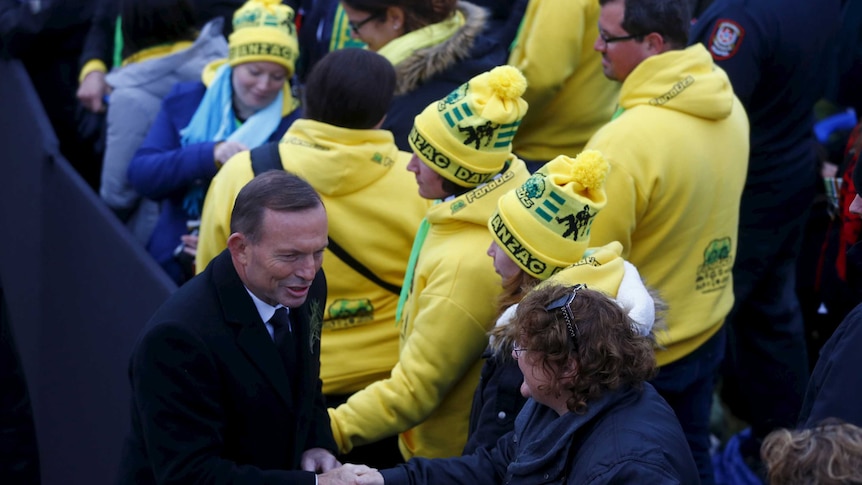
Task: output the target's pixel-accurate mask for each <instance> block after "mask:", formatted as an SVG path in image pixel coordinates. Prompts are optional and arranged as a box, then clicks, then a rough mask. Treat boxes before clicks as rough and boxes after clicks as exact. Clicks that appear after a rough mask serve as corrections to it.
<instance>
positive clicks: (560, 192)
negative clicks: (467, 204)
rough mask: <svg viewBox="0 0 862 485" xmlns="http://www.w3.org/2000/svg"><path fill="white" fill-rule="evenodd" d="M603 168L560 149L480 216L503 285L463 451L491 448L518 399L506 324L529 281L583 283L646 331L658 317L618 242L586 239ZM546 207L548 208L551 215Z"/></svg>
mask: <svg viewBox="0 0 862 485" xmlns="http://www.w3.org/2000/svg"><path fill="white" fill-rule="evenodd" d="M608 168H609V166H608V162H607V161H606V160H605V159H604V157H602V155H601V153H599V152H597V151H595V150H588V151H585V152H583V153H581V154H580V155H578V156H577V157H575V158H574V159H571V158H569V157H567V156H565V155H560V156H559V157H557V158H555V159H553V160H551V161H550V162H548V163H547V164H546V165H545V166H544V167H542V168H541V169H539V171H538V172H536V173H535V174H534V175H532V176H531V177H530V178H529V179H527V181H526V182H524V184H523V185H521V187H519V188H518V189H516V190H513V191H511V192H508V193H507V194H505V195H504V196H503V197H501V198H500V200H499V201H497V210H496V212H494V214H493V215H492V216H491V218H490V219H489V221H488V227H489V229H490V231H491V236H492V242H491V246H490V247H489V248H488V255H489V256H491V258H493V260H494V268H495V269H496V271H497V274H499V275H500V277H501V278H502V284H503V293H502V294H501V295H500V297H499V298H498V300H497V304H498V312H497V315H498V316H497V319H496V325H495V326H494V328H493V330H492V331H491V345H490V346H489V348H488V349H487V350H486V351H485V353H484V354H483V358H485V363H484V365H483V367H482V377H481V378H480V380H479V386H478V388H477V389H476V392H475V394H474V395H473V408H472V411H471V414H470V435H469V438H468V440H467V445H466V446H465V447H464V454H465V455H468V454H471V453H473V452H474V451H475V450H476V449H477V448H493V446H494V445H495V444H496V442H497V440H498V439H499V438H500V436H502V435H504V434H506V433H507V432H509V431H511V430H512V428H513V427H514V423H515V416H517V414H518V411H520V409H521V407H522V406H523V405H524V402H525V401H526V398H524V397H523V396H521V391H520V387H521V381H522V380H523V377H522V376H521V371H520V369H518V364H517V363H516V362H515V361H513V360H512V358H511V355H512V345H513V342H512V339H511V338H508V326H509V325H510V324H511V322H512V319H513V316H514V314H515V311H516V309H517V307H518V302H519V301H520V300H521V299H522V298H523V297H524V295H526V294H527V293H528V292H529V291H530V290H531V289H533V288H535V287H536V286H537V285H539V284H542V282H543V281H553V282H557V283H565V284H575V283H586V284H587V285H589V287H590V288H591V289H593V290H598V291H601V292H603V293H605V294H606V295H608V296H610V297H611V298H615V300H616V301H617V303H618V304H619V305H620V306H621V307H622V308H624V309H625V310H626V312H627V313H628V314H629V316H630V317H631V318H632V320H633V321H635V322H637V324H638V330H639V332H640V333H642V334H643V335H648V334H649V333H650V329H652V327H653V324H654V321H655V319H656V314H657V313H658V316H659V318H660V317H661V314H662V311H661V309H659V310H658V311H657V309H656V307H657V306H658V307H661V300H659V299H658V297H657V296H655V295H651V294H650V292H649V291H648V290H647V288H646V287H645V286H644V284H643V282H642V281H641V279H640V276H639V274H638V271H637V269H636V268H635V267H634V266H633V265H632V264H631V263H629V262H627V261H625V260H624V259H623V258H622V256H621V253H622V245H621V244H620V243H618V242H613V243H609V244H606V245H604V246H602V247H589V243H590V225H591V223H592V221H593V219H594V218H595V216H596V215H597V214H598V213H599V211H600V210H601V209H602V207H604V205H605V203H606V202H607V197H606V194H605V190H604V183H605V178H606V177H607V173H608ZM551 210H556V212H555V213H553V214H554V215H553V217H550V216H549V215H550V211H551ZM654 298H655V299H654ZM660 326H661V322H660Z"/></svg>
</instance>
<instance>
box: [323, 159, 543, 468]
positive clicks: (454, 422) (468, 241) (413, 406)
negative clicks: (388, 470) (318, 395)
mask: <svg viewBox="0 0 862 485" xmlns="http://www.w3.org/2000/svg"><path fill="white" fill-rule="evenodd" d="M528 176H529V173H528V172H527V169H526V166H525V165H524V162H522V161H521V160H519V159H517V158H514V157H513V158H512V159H511V164H510V166H509V168H508V170H506V171H505V172H503V173H502V175H501V176H500V177H498V178H496V179H494V180H492V181H490V182H488V183H487V184H485V185H482V186H479V187H477V188H475V189H473V190H470V191H469V192H467V193H465V194H462V195H460V196H458V197H456V198H454V199H453V200H450V201H446V202H443V203H440V204H436V205H434V206H433V207H431V208H430V209H429V210H428V215H427V219H428V222H429V223H430V228H429V229H428V234H427V236H426V238H425V241H424V244H423V245H422V249H421V252H420V253H419V259H418V260H417V263H416V268H415V273H414V277H413V282H412V286H411V292H410V295H409V297H408V299H407V302H406V304H405V305H404V315H403V318H402V322H401V324H400V329H401V354H400V357H399V360H398V364H397V365H396V366H395V368H394V369H392V376H391V377H390V378H389V379H386V380H383V381H380V382H376V383H374V384H372V385H370V386H368V387H367V388H365V389H364V390H363V391H360V392H357V393H356V394H354V395H353V396H351V397H350V399H348V400H347V402H346V403H345V404H343V405H341V406H339V407H338V408H336V409H330V410H329V416H330V419H331V420H332V433H333V436H334V437H335V441H336V443H338V446H339V447H340V449H341V451H342V452H348V451H350V450H351V449H352V448H353V447H354V446H356V445H361V444H365V443H370V442H374V441H377V440H379V439H381V438H384V437H387V436H391V435H394V434H396V433H400V435H399V446H400V448H401V453H402V455H404V458H405V459H409V458H411V457H413V456H422V457H429V458H435V457H447V456H458V455H460V454H461V450H463V448H464V443H465V442H466V440H467V428H468V421H469V417H470V406H471V402H472V397H473V392H474V390H475V389H476V385H477V383H478V380H479V372H480V370H481V367H482V362H481V361H480V360H479V357H480V356H481V354H482V351H483V350H484V349H485V347H486V346H487V344H488V337H487V334H486V332H487V331H488V329H489V327H490V325H492V324H493V321H494V313H495V310H496V301H495V300H496V296H497V295H498V294H499V292H500V291H501V288H500V277H499V276H498V275H497V274H496V273H495V271H494V265H493V263H492V261H491V258H489V257H487V256H486V255H485V251H486V250H487V248H488V246H489V245H490V244H491V233H490V232H488V228H487V222H488V218H489V217H490V216H491V214H492V213H493V212H494V210H495V209H496V207H497V199H498V198H499V197H500V196H501V195H503V194H504V193H506V192H508V191H509V190H513V189H515V188H517V187H518V186H520V185H521V184H522V183H524V181H526V180H527V177H528ZM405 284H407V282H405Z"/></svg>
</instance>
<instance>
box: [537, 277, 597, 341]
mask: <svg viewBox="0 0 862 485" xmlns="http://www.w3.org/2000/svg"><path fill="white" fill-rule="evenodd" d="M586 288H587V285H575V286H573V287H572V292H571V293H569V294H568V295H563V296H561V297H559V298H557V299H556V300H554V301H552V302H551V303H549V304H548V306H546V307H545V310H546V311H548V312H549V313H550V312H553V311H555V310H561V311H562V314H563V319H564V320H565V321H566V329H568V331H569V337H571V338H572V343H575V344H577V342H578V337H580V335H581V333H580V330H579V329H578V325H577V324H576V323H575V313H574V312H573V311H572V307H571V304H572V302H573V301H575V297H577V296H578V291H580V290H584V289H586Z"/></svg>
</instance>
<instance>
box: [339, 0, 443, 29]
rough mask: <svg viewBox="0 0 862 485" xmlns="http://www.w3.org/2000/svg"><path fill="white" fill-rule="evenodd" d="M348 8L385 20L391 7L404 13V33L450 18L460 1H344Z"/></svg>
mask: <svg viewBox="0 0 862 485" xmlns="http://www.w3.org/2000/svg"><path fill="white" fill-rule="evenodd" d="M342 3H344V4H345V5H347V6H348V7H350V8H352V9H355V10H359V11H362V12H367V13H368V14H369V15H371V16H374V17H376V18H377V19H381V18H383V16H384V15H385V14H386V9H387V8H389V7H400V8H401V9H402V10H403V11H404V33H405V34H406V33H407V32H412V31H414V30H418V29H421V28H422V27H425V26H426V25H430V24H436V23H438V22H442V21H444V20H446V19H447V18H449V16H451V15H452V13H453V12H454V11H455V6H456V5H457V3H458V0H389V1H387V0H342Z"/></svg>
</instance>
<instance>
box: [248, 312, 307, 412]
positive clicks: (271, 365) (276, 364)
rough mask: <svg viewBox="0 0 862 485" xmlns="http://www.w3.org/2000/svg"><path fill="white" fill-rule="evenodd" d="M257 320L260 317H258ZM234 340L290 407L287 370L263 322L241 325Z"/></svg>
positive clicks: (291, 405) (291, 402)
mask: <svg viewBox="0 0 862 485" xmlns="http://www.w3.org/2000/svg"><path fill="white" fill-rule="evenodd" d="M259 320H260V317H258V321H259ZM236 341H237V345H239V348H240V349H242V351H243V352H244V353H245V355H246V357H247V358H248V360H250V361H251V362H252V364H254V365H255V367H257V368H258V370H259V371H260V373H261V374H263V375H264V376H265V377H266V378H267V379H268V380H269V382H270V383H271V384H272V387H274V388H275V390H276V391H277V392H278V395H279V396H281V398H282V399H283V400H284V402H285V403H286V404H287V405H288V408H291V409H292V408H293V399H292V396H291V392H290V382H289V381H288V380H287V372H286V371H285V370H284V364H283V363H282V360H281V357H279V355H278V350H277V349H276V347H275V344H274V343H273V341H272V338H271V337H270V336H269V332H267V331H266V328H265V327H264V326H263V322H261V324H260V325H245V326H243V327H242V328H241V329H240V330H239V333H238V334H237V339H236Z"/></svg>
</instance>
